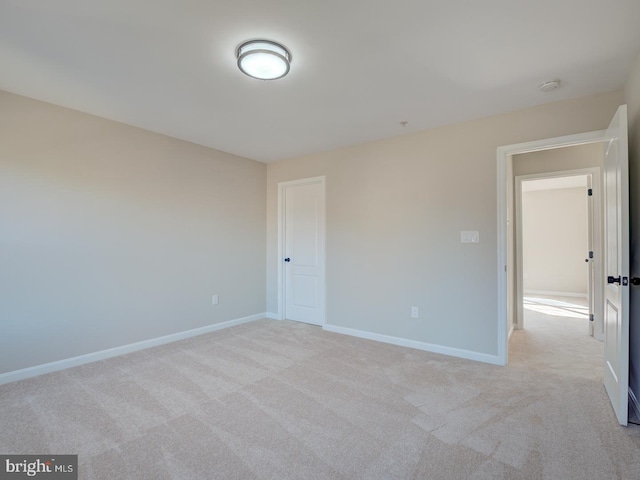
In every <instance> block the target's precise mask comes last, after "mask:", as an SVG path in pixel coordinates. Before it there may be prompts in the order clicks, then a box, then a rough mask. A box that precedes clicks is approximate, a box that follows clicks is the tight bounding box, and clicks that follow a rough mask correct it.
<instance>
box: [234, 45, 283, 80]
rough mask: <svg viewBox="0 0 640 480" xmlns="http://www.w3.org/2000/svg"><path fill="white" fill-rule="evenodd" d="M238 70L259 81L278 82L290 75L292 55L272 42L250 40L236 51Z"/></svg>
mask: <svg viewBox="0 0 640 480" xmlns="http://www.w3.org/2000/svg"><path fill="white" fill-rule="evenodd" d="M236 58H237V59H238V68H239V69H240V70H241V71H242V73H244V74H245V75H249V76H250V77H253V78H257V79H259V80H276V79H278V78H282V77H284V76H285V75H286V74H287V73H289V66H290V63H291V53H289V50H287V49H286V48H285V47H283V46H282V45H280V44H279V43H276V42H272V41H270V40H250V41H248V42H244V43H243V44H242V45H240V46H239V47H238V49H237V50H236Z"/></svg>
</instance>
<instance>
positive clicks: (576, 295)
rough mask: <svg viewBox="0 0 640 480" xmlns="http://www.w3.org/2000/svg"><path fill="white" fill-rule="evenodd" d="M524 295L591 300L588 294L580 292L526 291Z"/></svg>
mask: <svg viewBox="0 0 640 480" xmlns="http://www.w3.org/2000/svg"><path fill="white" fill-rule="evenodd" d="M522 293H523V294H524V295H549V296H551V297H571V298H587V299H588V298H589V294H588V293H578V292H556V291H552V290H528V289H527V290H524V291H523V292H522Z"/></svg>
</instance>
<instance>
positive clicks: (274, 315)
mask: <svg viewBox="0 0 640 480" xmlns="http://www.w3.org/2000/svg"><path fill="white" fill-rule="evenodd" d="M264 315H265V317H266V318H268V319H269V320H282V318H280V314H279V313H273V312H267V313H265V314H264Z"/></svg>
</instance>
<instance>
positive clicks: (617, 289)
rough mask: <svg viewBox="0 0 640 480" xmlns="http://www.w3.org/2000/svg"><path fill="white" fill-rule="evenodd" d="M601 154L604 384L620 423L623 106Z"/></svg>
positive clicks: (625, 326) (624, 340) (623, 384)
mask: <svg viewBox="0 0 640 480" xmlns="http://www.w3.org/2000/svg"><path fill="white" fill-rule="evenodd" d="M605 138H606V139H608V144H607V150H606V153H605V159H604V190H605V191H604V195H605V202H604V204H605V215H604V221H605V243H604V250H605V254H604V265H605V275H606V280H607V281H606V283H605V287H604V334H605V340H604V341H605V353H604V355H605V368H604V385H605V387H606V390H607V393H608V395H609V398H610V400H611V405H612V406H613V410H614V411H615V413H616V416H617V417H618V421H619V422H620V424H621V425H626V424H627V420H628V419H627V415H628V411H627V410H628V389H629V173H628V169H629V157H628V146H627V107H626V105H622V106H621V107H619V108H618V111H617V112H616V114H615V116H614V117H613V120H611V124H610V125H609V128H608V129H607V133H606V137H605Z"/></svg>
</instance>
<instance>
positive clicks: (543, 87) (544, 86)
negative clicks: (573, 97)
mask: <svg viewBox="0 0 640 480" xmlns="http://www.w3.org/2000/svg"><path fill="white" fill-rule="evenodd" d="M538 88H539V89H540V91H541V92H551V91H552V90H556V89H558V88H560V80H549V81H548V82H543V83H541V84H540V85H538Z"/></svg>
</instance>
